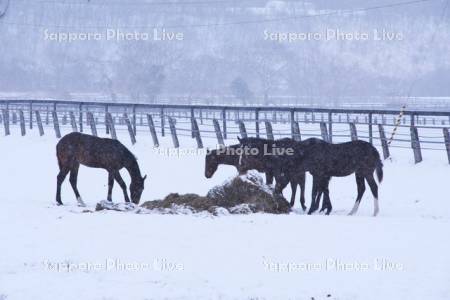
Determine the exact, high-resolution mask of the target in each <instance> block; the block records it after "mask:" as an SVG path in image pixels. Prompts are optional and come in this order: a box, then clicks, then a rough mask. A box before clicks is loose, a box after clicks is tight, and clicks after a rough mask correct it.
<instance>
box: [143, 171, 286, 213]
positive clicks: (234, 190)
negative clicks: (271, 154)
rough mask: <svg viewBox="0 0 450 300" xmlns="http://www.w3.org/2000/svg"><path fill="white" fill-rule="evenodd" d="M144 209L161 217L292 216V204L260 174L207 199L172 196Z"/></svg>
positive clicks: (236, 180)
mask: <svg viewBox="0 0 450 300" xmlns="http://www.w3.org/2000/svg"><path fill="white" fill-rule="evenodd" d="M140 207H141V208H144V209H147V210H151V211H157V212H159V213H167V214H179V213H189V212H192V213H200V212H208V213H211V214H214V215H218V214H249V213H256V212H265V213H273V214H282V213H289V212H290V211H291V208H290V205H289V203H288V202H287V201H286V199H285V198H284V197H282V196H281V195H276V194H274V192H273V188H272V187H270V186H268V185H266V184H264V182H263V179H262V178H261V176H260V175H259V174H258V173H256V172H255V173H253V172H249V173H248V174H246V175H241V176H237V177H234V178H233V179H231V180H229V181H227V182H225V183H224V184H222V185H220V186H216V187H214V188H212V189H211V190H210V191H209V192H208V194H207V195H206V196H199V195H197V194H185V195H179V194H175V193H174V194H170V195H168V196H167V197H166V198H164V199H163V200H154V201H147V202H144V203H143V204H142V205H141V206H140Z"/></svg>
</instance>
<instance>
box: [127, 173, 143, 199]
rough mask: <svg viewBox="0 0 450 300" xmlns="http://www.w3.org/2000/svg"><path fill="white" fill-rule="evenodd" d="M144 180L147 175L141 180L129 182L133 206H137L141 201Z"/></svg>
mask: <svg viewBox="0 0 450 300" xmlns="http://www.w3.org/2000/svg"><path fill="white" fill-rule="evenodd" d="M139 177H140V176H139ZM145 179H147V175H145V176H144V177H142V178H137V179H134V180H131V184H130V194H131V202H133V203H134V204H139V201H140V200H141V195H142V192H143V191H144V181H145Z"/></svg>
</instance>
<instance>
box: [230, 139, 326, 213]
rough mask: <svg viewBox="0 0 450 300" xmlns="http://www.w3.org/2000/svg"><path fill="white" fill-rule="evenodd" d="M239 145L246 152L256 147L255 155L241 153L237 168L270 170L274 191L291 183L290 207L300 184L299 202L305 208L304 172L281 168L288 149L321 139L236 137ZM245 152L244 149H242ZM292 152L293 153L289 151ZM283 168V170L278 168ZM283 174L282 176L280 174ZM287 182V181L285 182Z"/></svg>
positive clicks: (278, 191) (280, 191)
mask: <svg viewBox="0 0 450 300" xmlns="http://www.w3.org/2000/svg"><path fill="white" fill-rule="evenodd" d="M238 139H239V142H240V145H241V147H243V148H244V149H247V150H248V151H247V152H251V149H256V150H257V151H255V152H256V154H255V155H252V154H251V153H250V155H247V154H246V155H241V157H240V164H239V170H241V171H247V170H251V169H256V170H258V171H260V172H265V171H270V172H271V174H273V176H274V177H275V179H276V181H277V184H276V186H275V192H276V193H280V194H281V193H282V191H283V189H284V188H285V187H286V185H287V183H289V182H290V183H291V188H292V195H291V201H290V204H291V207H292V206H294V204H295V194H296V187H297V184H298V185H300V189H301V190H300V204H301V206H302V209H303V210H306V205H305V181H306V175H305V172H292V171H291V170H292V168H283V166H285V165H286V164H289V163H290V159H288V158H289V156H290V154H289V153H287V152H289V150H294V149H296V148H297V147H298V145H300V144H305V145H309V144H314V143H326V142H324V141H322V140H319V139H316V138H311V139H307V140H305V141H303V142H298V141H295V140H293V139H290V138H283V139H279V140H275V141H274V140H268V139H262V138H254V137H250V138H242V139H241V138H238ZM244 152H245V151H244ZM291 154H293V153H291ZM281 169H283V170H284V172H280V171H279V170H281ZM281 175H283V176H281ZM278 180H282V181H283V184H282V185H281V184H279V183H278ZM286 182H287V183H286Z"/></svg>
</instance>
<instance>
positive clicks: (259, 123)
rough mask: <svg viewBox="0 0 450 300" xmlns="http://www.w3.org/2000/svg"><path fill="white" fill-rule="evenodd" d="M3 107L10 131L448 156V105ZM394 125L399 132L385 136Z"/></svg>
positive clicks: (31, 103) (1, 120) (14, 103)
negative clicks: (366, 146) (276, 141)
mask: <svg viewBox="0 0 450 300" xmlns="http://www.w3.org/2000/svg"><path fill="white" fill-rule="evenodd" d="M0 109H1V114H0V124H1V125H2V128H3V130H4V133H5V135H9V134H11V130H10V127H11V126H17V127H20V132H21V134H22V135H26V134H27V131H28V132H29V131H30V130H35V129H38V130H39V133H40V135H44V134H45V133H46V132H47V133H48V131H49V129H50V130H51V131H54V132H55V134H56V136H57V137H58V138H59V137H61V130H60V127H61V128H63V129H64V130H65V131H66V129H67V128H69V130H72V131H79V132H86V133H91V134H94V135H97V134H98V132H100V131H102V132H104V133H105V134H108V135H111V136H112V137H113V138H116V136H113V132H114V135H115V131H116V130H117V131H123V130H125V131H128V133H129V135H130V138H131V139H132V141H133V143H134V142H136V141H137V139H136V136H139V135H141V134H148V133H151V134H152V137H153V142H154V144H155V146H158V145H159V143H158V137H161V136H171V137H172V140H173V141H174V146H175V147H179V141H178V136H182V137H191V138H195V139H196V140H197V144H198V147H203V142H202V139H215V140H217V143H219V144H223V143H225V142H224V141H227V142H231V140H234V139H235V138H236V136H257V137H269V138H271V137H274V138H282V137H292V138H294V139H297V140H300V139H304V138H309V137H321V138H323V139H325V140H327V141H329V142H344V141H348V140H354V139H362V140H367V141H369V142H371V143H372V144H374V145H376V146H380V147H382V148H383V153H384V156H385V157H386V156H389V148H410V149H412V151H413V153H414V157H415V161H416V162H420V161H422V153H421V152H422V150H434V151H442V152H443V154H445V156H446V157H447V159H448V161H449V163H450V137H449V133H448V131H449V127H450V112H445V111H441V112H437V111H404V113H403V115H402V116H403V117H402V118H401V119H400V122H397V120H398V118H399V111H393V110H367V109H328V108H326V109H325V108H324V109H319V108H306V107H246V106H208V105H166V104H129V103H104V102H72V101H53V100H8V101H6V100H5V101H4V100H0ZM108 116H109V119H108ZM108 120H110V121H109V122H108ZM394 129H395V130H394ZM392 132H395V135H394V136H393V138H392V141H390V142H389V143H387V141H388V140H389V139H387V138H386V136H390V135H391V133H392ZM387 144H389V145H387ZM443 156H444V155H443Z"/></svg>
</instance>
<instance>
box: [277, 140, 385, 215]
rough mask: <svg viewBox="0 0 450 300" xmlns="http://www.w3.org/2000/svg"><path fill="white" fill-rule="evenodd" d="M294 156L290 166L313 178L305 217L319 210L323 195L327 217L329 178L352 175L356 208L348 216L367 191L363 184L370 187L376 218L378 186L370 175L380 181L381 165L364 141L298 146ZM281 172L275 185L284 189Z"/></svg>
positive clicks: (329, 205)
mask: <svg viewBox="0 0 450 300" xmlns="http://www.w3.org/2000/svg"><path fill="white" fill-rule="evenodd" d="M295 152H296V154H295V155H294V156H293V158H291V159H293V163H294V164H295V165H297V172H299V173H301V172H304V171H308V172H310V173H311V175H312V176H313V189H312V200H311V207H310V210H309V212H308V214H311V213H313V212H315V211H316V210H317V209H318V208H319V200H320V196H321V194H322V193H323V194H324V204H323V205H324V206H323V207H322V210H324V209H325V208H326V209H327V212H326V213H327V214H329V213H330V212H331V209H332V207H331V201H330V197H329V190H328V185H329V182H330V179H331V177H334V176H336V177H344V176H348V175H350V174H353V173H355V177H356V184H357V190H358V195H357V197H356V201H355V205H354V206H353V209H352V210H351V211H350V213H349V215H353V214H355V213H356V212H357V210H358V207H359V203H360V202H361V198H362V196H363V194H364V192H365V190H366V186H365V182H364V180H365V181H367V183H368V184H369V187H370V189H371V191H372V194H373V197H374V211H373V215H374V216H376V215H377V214H378V212H379V205H378V185H377V183H376V181H375V179H374V176H373V173H374V172H376V174H377V178H378V182H379V183H381V181H382V180H383V163H382V161H381V159H380V154H379V153H378V151H377V149H376V148H375V147H374V146H372V144H370V143H368V142H365V141H360V140H358V141H352V142H347V143H341V144H328V143H316V144H310V145H306V146H305V145H300V146H299V148H298V149H296V151H295ZM283 168H284V166H282V168H281V169H280V170H279V171H278V173H281V176H279V179H278V180H277V184H280V187H279V188H281V187H283V186H286V185H287V182H288V180H289V178H288V177H287V176H285V175H284V174H283V173H284V172H283ZM275 176H277V175H275Z"/></svg>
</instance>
